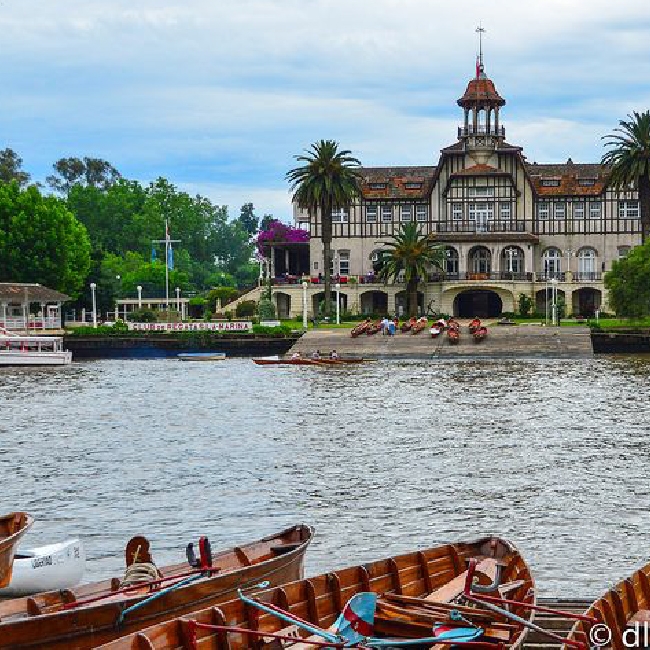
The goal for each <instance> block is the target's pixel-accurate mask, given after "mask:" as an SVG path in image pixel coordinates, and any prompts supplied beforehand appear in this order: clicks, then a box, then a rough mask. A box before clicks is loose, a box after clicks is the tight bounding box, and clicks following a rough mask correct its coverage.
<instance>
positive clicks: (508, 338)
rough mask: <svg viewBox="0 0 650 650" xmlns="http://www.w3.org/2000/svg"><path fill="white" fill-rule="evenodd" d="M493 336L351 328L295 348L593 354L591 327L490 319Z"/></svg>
mask: <svg viewBox="0 0 650 650" xmlns="http://www.w3.org/2000/svg"><path fill="white" fill-rule="evenodd" d="M488 327H489V333H488V337H487V339H485V340H484V341H482V342H481V343H475V342H474V339H473V337H472V335H471V334H470V333H469V332H468V330H467V324H466V323H462V325H461V336H460V342H459V343H458V345H450V343H449V341H448V339H447V335H446V333H443V334H441V335H440V336H439V337H438V338H435V339H432V338H431V336H430V334H429V328H428V327H427V328H426V329H425V330H424V331H423V332H421V333H420V334H416V335H412V334H410V333H409V332H406V333H405V334H402V333H399V332H398V333H397V334H395V336H384V335H382V334H374V335H372V336H367V335H366V334H362V335H361V336H359V337H357V338H352V337H351V336H350V330H348V329H332V328H329V329H328V328H326V327H323V328H321V329H314V330H309V331H308V332H307V333H306V334H304V335H303V336H302V337H301V338H300V339H299V340H298V341H296V343H295V344H294V345H293V347H292V348H291V350H290V353H293V352H300V353H301V354H303V355H307V354H311V353H312V352H313V351H314V350H320V352H321V354H329V352H330V351H331V350H336V351H337V352H338V353H339V354H341V355H344V356H348V355H354V356H363V357H371V358H376V359H393V358H394V359H435V358H468V359H469V358H482V359H490V358H494V359H518V358H555V359H557V358H562V359H589V358H591V357H593V349H592V345H591V334H590V331H589V328H588V327H583V326H576V327H544V326H542V325H512V326H509V325H496V324H489V323H488Z"/></svg>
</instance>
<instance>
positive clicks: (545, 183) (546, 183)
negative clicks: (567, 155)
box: [542, 178, 560, 187]
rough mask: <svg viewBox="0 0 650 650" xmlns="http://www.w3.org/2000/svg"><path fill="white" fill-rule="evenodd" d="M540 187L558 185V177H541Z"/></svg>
mask: <svg viewBox="0 0 650 650" xmlns="http://www.w3.org/2000/svg"><path fill="white" fill-rule="evenodd" d="M542 187H560V179H559V178H543V179H542Z"/></svg>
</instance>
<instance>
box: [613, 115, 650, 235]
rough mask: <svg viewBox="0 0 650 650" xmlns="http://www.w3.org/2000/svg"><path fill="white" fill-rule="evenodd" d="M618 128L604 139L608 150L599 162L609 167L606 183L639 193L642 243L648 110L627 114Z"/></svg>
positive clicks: (649, 222) (648, 225)
mask: <svg viewBox="0 0 650 650" xmlns="http://www.w3.org/2000/svg"><path fill="white" fill-rule="evenodd" d="M628 117H629V118H630V119H629V121H626V120H621V121H620V122H619V128H617V129H614V133H610V134H609V135H606V136H604V137H603V139H604V140H607V142H606V144H605V146H607V147H611V149H610V150H609V151H608V152H606V153H605V155H604V156H603V159H602V164H603V165H608V166H610V167H611V170H610V176H609V184H610V185H611V186H612V187H615V188H617V189H619V190H627V189H629V188H630V186H631V185H633V186H636V187H637V188H638V190H639V213H640V217H641V242H642V243H643V242H645V241H646V239H647V238H648V236H649V235H650V111H646V112H645V113H636V112H634V113H633V114H632V115H628Z"/></svg>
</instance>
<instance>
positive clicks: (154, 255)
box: [151, 244, 156, 264]
mask: <svg viewBox="0 0 650 650" xmlns="http://www.w3.org/2000/svg"><path fill="white" fill-rule="evenodd" d="M155 261H156V247H155V246H154V245H153V244H152V245H151V263H152V264H153V263H154V262H155Z"/></svg>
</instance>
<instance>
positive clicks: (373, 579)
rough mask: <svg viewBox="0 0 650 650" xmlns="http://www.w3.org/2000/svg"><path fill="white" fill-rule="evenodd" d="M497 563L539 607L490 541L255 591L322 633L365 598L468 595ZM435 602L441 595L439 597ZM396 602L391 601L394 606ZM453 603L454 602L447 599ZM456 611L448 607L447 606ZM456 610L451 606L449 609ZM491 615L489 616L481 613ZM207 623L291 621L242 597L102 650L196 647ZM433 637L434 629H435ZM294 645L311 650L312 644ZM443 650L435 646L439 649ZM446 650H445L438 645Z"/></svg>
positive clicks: (265, 645)
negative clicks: (470, 563) (474, 573)
mask: <svg viewBox="0 0 650 650" xmlns="http://www.w3.org/2000/svg"><path fill="white" fill-rule="evenodd" d="M477 557H479V558H494V559H495V560H498V561H501V562H502V563H503V564H504V566H505V568H504V569H503V575H502V581H507V582H508V583H510V584H513V585H514V584H518V585H519V586H517V588H516V590H515V591H514V592H513V593H512V594H511V595H510V597H511V598H513V599H516V600H519V601H525V602H527V603H530V604H534V603H535V586H534V581H533V577H532V575H531V573H530V570H529V568H528V566H527V565H526V563H525V562H524V560H523V558H522V557H521V555H520V554H519V552H518V551H517V550H516V549H515V548H514V547H513V546H512V545H511V544H510V543H509V542H507V541H505V540H502V539H499V538H496V537H487V538H483V539H480V540H477V541H475V542H467V543H459V544H448V545H444V546H439V547H436V548H432V549H428V550H424V551H418V552H412V553H406V554H403V555H398V556H396V557H390V558H387V559H384V560H379V561H377V562H370V563H367V564H364V565H362V566H354V567H350V568H347V569H343V570H340V571H334V572H331V573H327V574H323V575H320V576H316V577H313V578H309V579H307V580H300V581H297V582H293V583H290V584H286V585H283V586H282V587H277V588H275V589H268V590H265V591H263V592H257V593H255V598H256V599H257V600H261V601H263V602H266V603H271V604H273V605H276V606H278V607H280V608H282V609H283V610H285V611H289V610H290V611H291V612H292V613H293V614H295V615H297V616H300V617H302V618H303V619H306V620H307V621H309V622H310V623H311V624H314V625H316V626H318V627H320V628H327V627H328V626H330V625H331V624H332V623H333V622H334V621H335V620H336V618H337V617H338V615H339V613H340V612H341V610H342V608H343V606H344V605H345V603H346V602H347V600H348V599H349V598H351V597H352V596H353V595H355V594H357V593H361V592H368V591H370V592H374V593H376V594H385V593H386V592H392V593H393V594H395V596H393V597H391V596H386V598H388V599H391V598H403V597H406V598H407V599H408V597H414V598H422V597H424V596H426V595H427V594H433V592H435V594H439V595H440V597H441V598H442V597H443V596H442V590H443V589H446V590H447V591H446V595H447V596H449V595H451V593H452V591H454V590H456V591H457V590H459V589H460V591H462V588H463V585H464V581H465V574H466V573H467V572H466V570H465V566H466V561H467V560H469V559H470V558H477ZM436 597H438V596H437V595H436ZM392 602H393V601H392V600H391V603H392ZM449 602H451V601H449ZM447 607H450V605H447ZM450 608H451V607H450ZM480 611H486V610H480ZM513 612H514V613H515V614H517V615H519V616H522V617H524V618H525V619H526V620H532V618H533V616H532V614H531V611H530V610H528V609H524V608H523V607H521V606H518V605H517V606H514V607H513ZM189 618H191V619H192V620H194V621H198V622H200V623H204V624H207V625H227V626H231V627H242V628H247V629H255V630H260V631H263V632H265V633H267V634H268V633H278V632H280V631H283V630H286V628H287V623H284V622H282V621H281V620H280V619H279V618H277V617H276V616H273V615H271V614H267V613H264V612H257V611H256V610H253V609H252V608H251V607H250V606H248V605H246V604H245V603H243V602H242V601H241V599H233V600H231V601H229V602H227V603H224V604H222V605H220V606H219V607H216V608H211V609H203V610H201V611H199V612H196V613H195V614H193V615H192V616H191V617H184V618H177V619H175V620H170V621H167V622H166V623H161V624H159V625H156V626H152V627H150V628H148V629H146V630H143V631H142V632H141V633H140V634H138V635H130V636H128V637H124V638H122V639H119V640H117V641H114V642H112V643H109V644H107V645H106V646H103V650H141V649H143V648H155V649H156V650H189V649H190V648H192V645H191V644H190V642H189V637H188V631H189V626H188V620H187V619H189ZM399 622H400V621H399V620H395V619H393V620H392V622H391V620H390V619H387V621H385V622H384V623H383V624H384V625H386V626H387V627H390V626H391V625H393V624H399ZM429 632H430V628H429ZM525 632H526V628H524V627H523V626H521V625H515V626H513V627H512V632H511V637H510V638H509V643H508V646H509V648H513V649H516V648H519V647H520V646H521V643H522V642H523V639H524V637H525ZM197 638H198V639H199V640H200V645H199V647H200V648H201V650H226V649H227V648H228V649H229V650H243V649H244V648H251V647H255V648H257V649H258V650H266V649H269V650H270V649H271V648H279V647H280V646H279V645H273V644H272V642H271V641H266V642H265V641H264V640H263V638H262V639H260V638H259V637H250V638H249V637H248V636H246V635H243V634H241V633H229V634H228V635H226V634H225V633H218V632H216V631H212V630H203V629H199V630H198V634H197ZM296 647H300V648H303V647H305V648H306V647H309V646H308V645H307V644H305V645H300V646H296ZM436 647H437V646H436ZM440 647H441V648H443V647H445V646H440Z"/></svg>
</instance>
